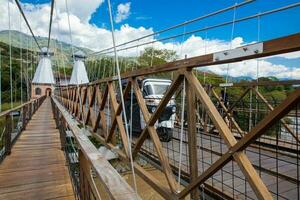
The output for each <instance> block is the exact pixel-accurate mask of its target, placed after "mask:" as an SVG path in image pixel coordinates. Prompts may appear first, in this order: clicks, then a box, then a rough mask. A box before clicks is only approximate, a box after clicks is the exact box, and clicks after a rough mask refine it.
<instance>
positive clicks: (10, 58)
mask: <svg viewBox="0 0 300 200" xmlns="http://www.w3.org/2000/svg"><path fill="white" fill-rule="evenodd" d="M7 10H8V37H9V82H10V109H12V108H13V83H12V47H11V45H12V44H11V18H10V17H11V16H10V3H9V0H7Z"/></svg>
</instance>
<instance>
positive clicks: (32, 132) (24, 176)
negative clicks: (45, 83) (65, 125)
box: [0, 98, 75, 200]
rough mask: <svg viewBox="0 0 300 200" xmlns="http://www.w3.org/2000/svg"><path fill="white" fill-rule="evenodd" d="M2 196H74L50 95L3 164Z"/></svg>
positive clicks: (65, 198) (61, 199) (59, 198)
mask: <svg viewBox="0 0 300 200" xmlns="http://www.w3.org/2000/svg"><path fill="white" fill-rule="evenodd" d="M0 199H6V200H12V199H18V200H19V199H26V200H27V199H33V200H34V199H38V200H42V199H57V200H71V199H75V197H74V193H73V188H72V184H71V179H70V176H69V172H68V167H67V165H66V160H65V156H64V152H63V151H61V149H60V136H59V131H58V129H56V128H55V121H54V119H53V115H52V108H51V101H50V99H49V98H47V99H46V100H45V101H44V103H43V104H42V105H41V107H40V108H39V109H38V110H37V112H36V113H35V114H34V115H33V117H32V119H31V120H30V122H29V124H28V125H27V128H26V130H25V131H23V132H22V133H21V135H20V138H18V140H17V142H16V144H15V145H14V146H13V148H12V152H11V155H9V156H7V157H6V159H5V160H4V161H3V162H2V163H1V164H0Z"/></svg>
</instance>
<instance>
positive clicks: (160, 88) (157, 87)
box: [144, 84, 170, 96]
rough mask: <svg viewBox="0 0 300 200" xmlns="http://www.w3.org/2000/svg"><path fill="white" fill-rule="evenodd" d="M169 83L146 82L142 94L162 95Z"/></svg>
mask: <svg viewBox="0 0 300 200" xmlns="http://www.w3.org/2000/svg"><path fill="white" fill-rule="evenodd" d="M169 86H170V84H148V85H145V87H144V95H145V96H148V95H163V94H165V93H166V91H167V89H168V88H169Z"/></svg>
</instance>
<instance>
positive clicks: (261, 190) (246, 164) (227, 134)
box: [185, 71, 272, 199]
mask: <svg viewBox="0 0 300 200" xmlns="http://www.w3.org/2000/svg"><path fill="white" fill-rule="evenodd" d="M185 76H186V78H187V80H188V82H189V84H191V85H192V86H193V88H194V89H195V93H196V94H197V96H198V98H199V99H200V100H201V102H202V104H203V105H204V106H205V108H206V110H207V112H208V115H209V116H210V119H211V120H212V121H213V123H214V125H215V126H216V128H217V129H218V131H219V133H220V135H221V136H222V138H223V139H224V141H225V143H226V144H227V146H228V147H229V148H231V147H232V146H234V145H235V144H236V143H237V141H236V139H235V138H234V136H233V134H232V133H231V131H230V130H229V128H228V126H227V125H226V123H225V121H224V120H223V118H222V116H221V115H220V113H219V112H218V110H217V108H216V107H215V106H214V104H213V102H212V101H211V99H210V98H209V96H208V95H207V93H206V92H205V90H204V88H203V87H202V85H201V84H200V83H199V81H198V79H197V78H196V77H195V76H194V74H193V73H192V72H188V71H186V72H185ZM233 157H234V159H235V160H236V162H237V163H238V165H239V167H240V168H241V170H242V172H243V174H244V175H245V177H246V178H247V180H248V182H249V184H250V185H251V187H252V189H253V191H254V192H255V193H256V195H257V196H258V197H259V198H262V199H272V196H271V194H270V192H269V191H268V189H267V187H266V186H265V184H264V183H263V182H262V180H261V178H260V177H259V175H258V174H257V172H256V171H255V169H254V167H253V166H252V164H251V162H250V161H249V159H248V158H247V156H246V154H245V153H244V152H237V153H236V154H233ZM221 158H222V157H221Z"/></svg>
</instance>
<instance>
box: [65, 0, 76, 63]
mask: <svg viewBox="0 0 300 200" xmlns="http://www.w3.org/2000/svg"><path fill="white" fill-rule="evenodd" d="M65 3H66V11H67V14H68V26H69V36H70V42H71V50H72V58H73V63H74V64H75V55H74V46H73V37H72V29H71V22H70V13H69V6H68V0H65Z"/></svg>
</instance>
